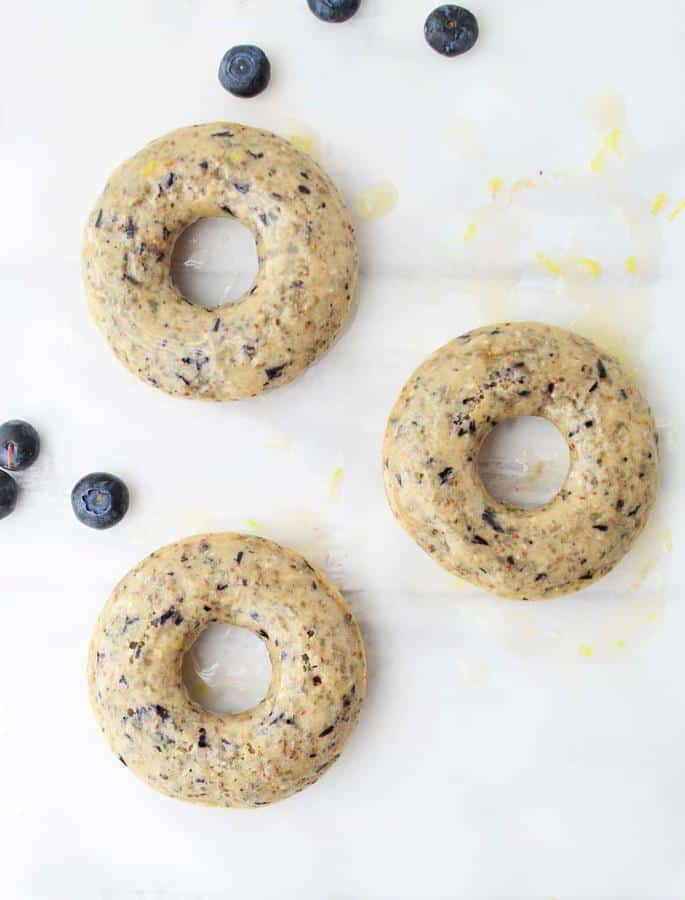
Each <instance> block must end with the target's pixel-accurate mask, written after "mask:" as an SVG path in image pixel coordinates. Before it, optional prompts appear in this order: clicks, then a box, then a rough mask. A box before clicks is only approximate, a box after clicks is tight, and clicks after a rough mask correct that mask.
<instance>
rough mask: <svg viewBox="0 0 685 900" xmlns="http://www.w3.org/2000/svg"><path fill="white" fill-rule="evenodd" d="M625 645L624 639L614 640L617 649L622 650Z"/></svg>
mask: <svg viewBox="0 0 685 900" xmlns="http://www.w3.org/2000/svg"><path fill="white" fill-rule="evenodd" d="M625 645H626V642H625V641H624V640H620V641H616V646H617V647H618V649H619V650H623V648H624V647H625Z"/></svg>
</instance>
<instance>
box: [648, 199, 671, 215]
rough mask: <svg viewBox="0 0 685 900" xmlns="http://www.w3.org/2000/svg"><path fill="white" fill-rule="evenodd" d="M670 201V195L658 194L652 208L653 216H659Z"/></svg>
mask: <svg viewBox="0 0 685 900" xmlns="http://www.w3.org/2000/svg"><path fill="white" fill-rule="evenodd" d="M667 200H668V194H657V195H656V197H655V198H654V201H653V203H652V206H651V209H650V211H651V213H652V215H653V216H658V215H659V213H660V212H661V210H662V209H663V208H664V204H665V203H666V201H667Z"/></svg>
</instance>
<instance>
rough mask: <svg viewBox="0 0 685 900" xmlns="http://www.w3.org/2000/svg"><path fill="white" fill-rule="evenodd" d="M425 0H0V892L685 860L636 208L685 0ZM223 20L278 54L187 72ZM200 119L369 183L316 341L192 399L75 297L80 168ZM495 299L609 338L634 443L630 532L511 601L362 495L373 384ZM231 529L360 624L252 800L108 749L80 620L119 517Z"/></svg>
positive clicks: (661, 159)
mask: <svg viewBox="0 0 685 900" xmlns="http://www.w3.org/2000/svg"><path fill="white" fill-rule="evenodd" d="M431 5H432V4H431V2H430V0H429V2H423V0H403V2H401V3H398V2H397V0H364V3H363V10H362V12H360V14H359V15H358V16H357V17H355V18H354V19H353V20H352V21H351V22H349V23H348V24H347V25H344V26H339V27H334V26H326V25H323V24H321V23H319V22H318V21H316V20H315V19H314V18H313V17H312V16H311V15H310V13H309V12H308V10H307V8H306V4H305V2H304V0H288V2H284V0H278V2H277V0H203V2H202V3H199V2H193V3H191V2H189V0H185V2H182V0H165V2H161V0H160V2H152V0H147V2H142V0H118V2H116V3H104V2H100V3H93V2H85V0H84V2H75V0H65V2H63V3H60V4H54V3H48V2H46V0H45V2H44V0H33V2H31V0H27V2H24V3H15V2H10V0H0V13H1V20H2V31H3V37H4V38H5V40H4V41H3V42H2V52H1V53H0V172H1V173H2V179H3V184H2V215H1V216H0V310H1V316H2V317H1V319H0V337H1V340H0V346H1V360H2V373H3V377H2V382H1V383H2V389H1V390H0V419H3V420H4V419H6V418H10V417H15V416H20V417H22V418H26V419H28V420H30V421H32V422H34V423H35V424H36V425H37V426H38V427H39V428H40V430H41V433H42V435H43V438H44V453H43V455H42V458H41V460H40V462H39V464H38V465H37V466H36V467H35V469H34V470H31V471H30V472H29V473H27V475H26V477H25V478H22V497H21V503H20V506H19V508H18V511H17V512H16V514H15V515H14V516H12V518H11V519H8V520H6V521H4V522H2V523H0V534H1V536H2V544H1V545H0V608H1V609H2V615H3V620H2V621H3V626H4V634H5V640H4V644H3V650H2V654H1V655H0V676H1V677H2V682H3V685H4V690H3V691H2V695H1V696H0V730H1V732H2V736H1V739H0V762H1V763H2V773H3V791H2V803H1V804H0V848H1V849H0V858H1V859H2V869H1V876H0V877H1V878H2V888H1V889H0V890H1V892H2V895H3V897H7V898H8V900H25V898H49V900H62V898H65V900H100V898H102V900H133V898H136V900H152V898H154V900H161V898H165V900H170V898H175V900H178V898H183V900H186V898H188V900H190V898H192V900H200V898H203V900H204V898H224V897H241V898H279V900H290V898H292V900H295V898H297V900H319V898H334V900H357V898H393V900H394V898H411V900H413V898H428V900H432V898H460V900H462V898H463V900H480V898H487V900H495V898H505V900H515V898H524V900H529V898H540V900H550V898H557V900H575V898H582V900H595V898H612V900H613V898H617V900H618V898H621V900H634V898H641V900H648V898H655V900H670V898H674V900H675V898H678V900H680V898H682V897H683V896H685V862H684V860H685V852H684V851H685V770H684V767H683V764H682V759H683V746H684V745H685V721H684V717H683V712H682V711H683V700H682V696H681V695H682V684H683V675H684V674H685V663H684V662H683V651H682V635H683V633H684V631H685V611H684V609H683V605H682V602H681V595H682V587H683V566H682V563H681V562H679V560H680V559H682V557H681V555H680V548H681V547H682V544H683V538H684V535H683V525H684V517H683V511H682V507H681V504H680V496H681V489H682V474H681V473H682V466H681V465H679V463H681V462H682V458H683V457H682V451H680V445H679V441H680V436H681V435H682V425H683V404H682V397H681V390H682V385H683V382H684V381H685V354H683V352H682V334H683V331H682V328H683V324H684V315H683V295H684V288H685V273H684V271H683V265H682V245H683V238H684V237H685V214H683V215H682V216H681V217H676V218H675V219H673V221H670V220H669V219H670V216H672V214H673V213H674V212H675V210H676V209H677V204H678V203H679V202H680V200H681V199H682V198H684V197H685V163H684V159H685V154H684V152H683V151H684V149H685V118H684V117H683V115H682V95H683V88H684V87H685V84H684V82H685V77H684V75H683V73H684V71H685V70H684V69H683V62H682V48H683V44H684V42H685V19H684V18H683V16H682V10H681V6H680V4H678V3H676V2H675V0H653V2H652V3H651V4H649V6H647V7H646V6H645V5H644V4H637V3H635V2H633V3H631V2H626V0H602V2H601V3H597V2H596V0H576V2H574V3H573V4H568V3H566V2H561V0H548V2H542V0H518V2H517V3H511V2H509V0H480V2H479V3H478V4H477V6H474V7H473V8H474V11H475V12H476V13H477V14H478V16H479V19H480V22H481V26H482V37H481V40H480V42H479V44H478V46H477V48H476V49H475V50H474V51H473V52H472V53H471V54H470V55H469V56H467V57H464V58H462V59H459V60H445V59H442V58H440V57H438V56H437V55H434V54H432V53H431V52H430V51H429V50H428V48H427V47H426V46H425V45H424V43H423V38H422V23H423V19H424V18H425V15H426V13H427V12H428V11H429V9H430V8H431ZM243 41H253V42H255V43H258V44H261V45H262V46H263V47H264V48H265V49H266V50H267V51H268V53H269V54H270V56H271V58H272V62H273V67H274V78H273V83H272V86H271V88H270V89H269V90H268V91H267V92H266V93H265V94H264V95H263V96H262V97H260V98H258V99H255V100H253V101H248V102H246V101H239V100H236V99H232V98H231V97H230V96H229V95H227V94H225V93H224V92H223V91H222V90H221V88H220V87H219V85H218V83H217V80H216V68H217V65H218V61H219V59H220V56H221V54H222V53H223V52H224V50H225V49H226V48H227V47H228V46H230V45H231V44H233V43H238V42H243ZM213 119H229V120H230V119H236V120H242V121H244V122H246V123H249V124H256V125H260V126H264V127H267V128H271V129H273V130H275V131H278V132H281V133H283V134H286V135H293V134H296V135H299V136H305V137H307V138H311V137H312V135H315V136H316V137H317V138H318V143H319V147H320V155H321V159H322V161H323V163H324V165H325V166H326V167H327V169H328V170H329V172H330V173H331V175H333V176H334V178H335V179H336V180H337V182H338V183H339V185H340V186H341V188H342V190H343V191H344V193H345V195H346V196H347V197H348V199H349V201H350V204H351V205H354V203H355V198H356V197H357V196H358V195H359V194H360V193H361V192H363V191H364V190H366V189H367V188H368V187H369V186H370V185H373V184H374V183H377V182H390V183H392V184H393V185H394V186H395V187H396V190H397V196H398V202H397V205H396V206H395V208H394V209H393V210H392V212H390V213H389V214H388V215H387V216H385V217H384V218H379V219H374V220H370V221H360V222H359V223H358V231H359V243H360V248H361V256H362V264H363V274H362V280H361V289H360V297H359V310H358V314H357V316H356V319H355V321H354V323H353V325H352V327H351V328H350V330H349V331H348V333H347V334H346V336H345V337H344V339H343V340H342V341H341V342H340V343H339V344H338V345H337V346H336V347H335V348H334V350H333V351H332V352H331V353H330V354H329V355H328V356H327V357H326V358H325V359H324V360H323V361H322V362H321V363H320V364H319V365H318V366H316V367H315V368H314V369H313V370H311V371H310V372H309V373H307V374H306V375H305V376H304V377H302V378H301V379H299V380H298V381H297V382H296V383H295V384H293V385H291V386H289V387H287V388H285V389H283V390H280V391H277V392H274V393H272V394H270V395H269V396H268V397H265V398H263V399H260V400H256V401H250V402H246V403H241V404H239V405H232V406H225V407H218V406H204V405H198V404H194V403H187V402H185V403H184V402H180V401H178V400H173V399H171V398H167V397H165V396H163V395H162V394H160V393H158V392H156V391H154V390H152V389H150V388H148V387H146V386H145V385H143V384H142V383H138V382H137V381H135V380H134V379H133V378H131V377H130V376H129V375H128V374H127V373H126V372H125V371H124V370H123V369H122V368H121V367H120V365H119V364H118V363H117V362H116V360H115V359H114V357H113V356H112V355H111V354H110V353H109V351H108V350H107V348H106V346H105V344H104V343H103V340H102V339H101V337H100V335H99V334H98V333H97V332H96V330H95V329H94V327H93V326H92V325H91V323H90V322H89V320H88V318H87V315H86V311H85V308H84V302H83V291H82V287H81V282H80V276H79V265H78V253H79V243H80V232H81V228H82V224H83V221H84V218H85V215H86V213H87V210H88V209H89V207H90V204H91V202H92V201H93V199H94V197H95V196H96V194H97V192H98V191H99V189H100V188H101V186H102V184H103V182H104V180H105V179H106V177H107V175H108V173H109V172H110V170H111V169H112V168H113V167H114V166H115V165H117V164H118V163H119V162H120V161H122V160H123V159H124V158H125V157H126V156H127V155H129V154H131V153H132V152H134V151H136V150H137V149H138V148H139V147H140V146H141V145H142V144H144V143H145V142H146V141H148V140H150V139H152V138H154V137H156V136H157V135H159V134H162V133H164V132H165V131H167V130H170V129H172V128H175V127H177V126H180V125H183V124H188V123H191V122H201V121H206V120H213ZM616 128H620V133H616V132H615V131H614V129H616ZM602 148H603V151H602ZM600 151H602V152H600ZM617 151H618V152H617ZM598 153H599V156H598V155H597V154H598ZM619 153H620V155H619ZM591 160H594V161H595V169H598V170H599V171H593V169H592V167H591ZM493 178H497V179H500V180H501V182H502V186H501V188H500V189H499V190H498V191H497V192H496V197H495V198H494V200H493V199H492V198H491V196H490V187H489V184H488V182H489V181H490V180H491V179H493ZM662 192H663V193H665V194H667V195H668V200H667V201H666V203H665V204H664V207H663V209H662V210H661V211H660V212H658V214H656V215H652V214H651V212H650V207H651V204H652V202H653V200H654V198H655V197H656V195H657V194H659V193H662ZM470 226H473V227H470ZM469 235H473V237H472V239H470V240H467V241H464V240H463V236H467V237H468V236H469ZM538 253H541V254H543V262H542V263H541V261H540V257H538V256H537V254H538ZM632 256H634V257H635V259H636V262H635V265H636V272H635V274H630V273H627V272H626V259H627V258H629V257H632ZM583 259H591V260H596V261H598V262H599V263H600V264H601V267H602V274H601V276H600V277H595V276H593V275H592V265H591V264H588V263H583V262H582V260H583ZM545 260H547V261H548V262H547V263H546V264H545ZM550 261H551V268H552V269H556V268H560V269H561V272H562V275H558V274H554V272H553V271H550ZM526 316H530V317H537V318H541V319H544V320H547V321H549V322H552V323H557V324H562V325H573V326H575V327H577V328H578V329H579V330H581V331H584V332H585V333H587V334H588V335H590V336H594V337H595V338H597V339H598V340H600V341H601V342H604V343H606V344H608V345H609V346H610V347H611V348H612V349H618V350H619V352H620V353H621V354H622V355H623V356H624V358H625V359H626V360H627V362H628V363H629V364H630V365H634V366H636V368H637V369H638V371H639V373H640V377H641V379H642V381H643V383H644V385H645V388H646V390H647V391H648V393H649V396H650V399H651V400H652V403H653V407H654V410H655V414H656V417H657V420H658V424H659V428H660V431H661V436H662V441H663V449H664V454H663V482H664V483H663V491H662V495H661V501H660V505H659V509H658V510H657V513H656V515H655V517H654V522H653V525H652V526H651V527H650V529H649V532H648V533H647V534H645V536H644V538H643V539H642V540H641V541H640V543H639V545H638V546H637V547H636V549H635V551H634V553H632V554H631V555H630V557H629V558H628V559H626V560H625V562H624V564H623V565H621V566H620V567H619V569H618V570H617V571H616V572H615V573H613V574H612V575H611V576H610V577H608V578H607V579H606V580H605V581H603V582H602V583H601V584H599V585H597V586H595V587H593V588H592V589H590V590H589V591H587V592H586V593H584V594H582V595H578V596H575V597H569V598H566V599H563V600H558V601H553V602H549V603H547V604H542V605H530V604H527V605H526V604H512V603H507V602H505V601H499V600H497V599H495V598H492V597H488V596H486V595H484V594H481V593H479V592H477V591H475V590H472V589H471V588H469V587H467V586H464V585H457V584H456V583H455V581H454V579H452V578H451V577H449V576H448V575H446V574H445V573H443V572H441V571H440V570H438V569H437V568H436V567H435V566H434V565H433V564H432V563H431V562H430V560H428V559H427V558H426V557H424V556H423V554H422V553H421V552H420V551H419V550H418V549H417V548H416V547H415V546H414V545H413V543H412V542H411V541H410V539H409V538H408V537H406V536H405V535H404V533H403V532H402V531H401V530H400V529H399V527H398V526H397V525H396V524H395V522H394V521H393V519H392V517H391V515H390V512H389V510H388V508H387V506H386V504H385V501H384V498H383V491H382V485H381V478H380V471H379V456H380V442H381V437H382V432H383V429H384V425H385V420H386V416H387V413H388V411H389V409H390V406H391V404H392V401H393V399H394V397H395V395H396V393H397V392H398V390H399V388H400V387H401V385H402V383H403V381H404V380H405V378H406V377H407V375H408V374H409V373H410V372H411V370H412V369H413V368H414V367H415V366H416V365H417V364H418V363H419V362H420V360H421V359H422V358H423V357H424V356H425V355H426V354H427V353H428V352H430V351H432V350H433V349H435V348H436V347H437V346H439V345H440V344H441V343H443V342H444V341H446V340H447V339H449V338H450V337H452V336H454V335H456V334H459V333H461V332H462V331H465V330H467V329H468V328H470V327H472V326H475V325H478V324H482V323H485V322H488V321H491V320H493V319H496V318H499V317H514V318H521V317H526ZM542 455H543V456H544V454H542ZM521 459H522V461H523V463H524V464H525V465H530V463H531V462H534V461H535V446H533V447H531V450H530V453H529V454H528V455H525V454H524V456H523V457H522V458H521ZM337 468H342V469H343V476H342V480H341V482H340V484H339V485H338V487H337V489H336V490H332V488H331V479H332V474H333V472H334V470H335V469H337ZM93 469H110V470H113V471H115V472H117V473H119V474H120V475H122V476H123V477H124V478H125V479H126V480H127V481H128V483H129V485H130V487H131V490H132V500H133V502H132V507H131V512H130V514H129V516H128V518H127V519H126V521H125V522H124V523H123V524H122V525H121V526H120V527H118V528H117V529H114V530H113V531H111V532H108V533H103V534H98V533H95V532H91V531H88V530H87V529H85V528H83V527H82V526H80V525H79V524H78V523H77V522H76V521H75V519H74V518H73V515H72V513H71V509H70V506H69V501H68V497H69V492H70V489H71V486H72V485H73V483H74V482H75V481H76V479H77V478H78V477H79V476H80V475H82V474H83V473H84V472H86V471H90V470H93ZM534 471H535V467H534V465H533V466H531V468H530V469H529V470H526V471H523V470H521V472H522V474H523V475H524V476H526V477H527V476H528V475H529V474H530V476H531V477H535V475H534ZM248 520H253V524H252V526H249V525H248V524H247V522H248ZM255 522H256V523H259V524H254V523H255ZM249 527H252V528H253V529H254V530H257V531H259V532H260V533H263V534H265V535H267V536H269V537H273V538H276V539H278V540H280V541H282V542H284V543H288V544H290V545H292V546H293V547H294V548H296V549H297V550H299V551H300V552H302V553H304V554H305V555H306V556H308V557H309V558H310V559H311V560H312V562H314V563H316V564H318V565H322V566H324V567H325V568H326V569H327V570H328V571H329V572H330V573H331V575H332V576H333V577H334V578H335V579H336V580H337V581H338V583H339V584H340V585H341V586H342V587H343V589H344V590H345V592H346V595H347V597H348V599H349V602H350V604H351V605H352V607H353V609H354V611H355V613H356V615H357V616H358V617H359V620H360V622H361V625H362V628H363V631H364V636H365V639H366V642H367V647H368V655H369V665H370V690H369V698H368V703H367V706H366V709H365V713H364V715H363V717H362V720H361V723H360V726H359V728H358V730H357V732H356V733H355V735H354V738H353V740H352V741H351V743H350V745H349V747H348V749H347V751H346V752H345V754H344V755H343V757H342V759H341V760H340V762H339V763H338V764H337V765H336V766H335V767H334V768H333V770H332V771H331V772H330V773H329V774H327V775H326V777H325V778H324V779H323V780H322V781H321V782H320V783H319V784H318V785H317V786H315V787H313V788H311V789H310V790H307V791H305V792H304V793H303V794H301V795H299V796H297V797H295V798H293V799H291V800H289V801H287V802H285V803H283V804H280V805H277V806H274V807H272V808H268V809H264V810H260V811H256V812H242V811H221V810H219V811H217V810H206V809H202V808H193V807H186V806H184V805H182V804H179V803H175V802H172V801H170V800H167V799H164V798H162V797H159V796H157V795H155V794H154V793H152V792H151V791H149V790H148V789H147V788H145V787H144V786H143V785H142V784H141V783H139V782H138V781H137V780H136V779H135V778H133V777H132V776H131V774H130V773H129V772H127V771H126V770H125V769H124V768H123V767H122V766H120V765H119V764H118V763H117V762H116V760H115V759H113V757H112V756H111V755H110V753H109V751H108V749H107V748H106V746H105V745H104V742H103V741H102V739H101V737H100V735H99V734H98V732H97V729H96V727H95V725H94V722H93V719H92V717H91V714H90V710H89V708H88V704H87V696H86V684H85V656H86V647H87V643H88V640H89V636H90V632H91V629H92V626H93V623H94V621H95V618H96V616H97V614H98V611H99V609H100V608H101V606H102V604H103V603H104V601H105V598H106V597H107V595H108V593H109V591H110V590H111V588H112V586H113V585H114V583H115V582H116V581H117V579H118V578H119V577H120V576H121V575H122V574H123V573H124V572H126V571H127V570H128V568H130V566H131V565H133V564H134V563H135V562H137V561H138V560H139V559H140V558H142V557H143V556H145V555H146V554H147V553H148V552H150V551H152V550H153V549H155V548H156V547H157V546H159V545H160V544H162V543H164V542H166V541H170V540H174V539H176V538H179V537H181V536H184V535H187V534H189V533H193V532H197V531H200V530H205V529H247V528H249ZM673 548H674V549H673Z"/></svg>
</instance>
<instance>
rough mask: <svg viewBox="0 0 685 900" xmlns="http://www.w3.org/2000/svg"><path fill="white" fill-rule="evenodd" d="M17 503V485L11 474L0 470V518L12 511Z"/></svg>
mask: <svg viewBox="0 0 685 900" xmlns="http://www.w3.org/2000/svg"><path fill="white" fill-rule="evenodd" d="M16 505H17V485H16V482H15V480H14V478H12V476H11V475H8V474H7V472H0V519H4V518H5V516H9V514H10V513H11V512H14V507H15V506H16Z"/></svg>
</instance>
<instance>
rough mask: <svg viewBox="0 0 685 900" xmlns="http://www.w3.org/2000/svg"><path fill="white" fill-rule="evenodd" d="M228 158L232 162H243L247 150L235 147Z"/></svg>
mask: <svg viewBox="0 0 685 900" xmlns="http://www.w3.org/2000/svg"><path fill="white" fill-rule="evenodd" d="M228 158H229V159H230V160H231V162H232V163H241V162H242V161H243V160H244V159H245V151H244V150H241V149H240V147H235V148H234V149H233V150H231V152H230V153H229V154H228Z"/></svg>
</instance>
